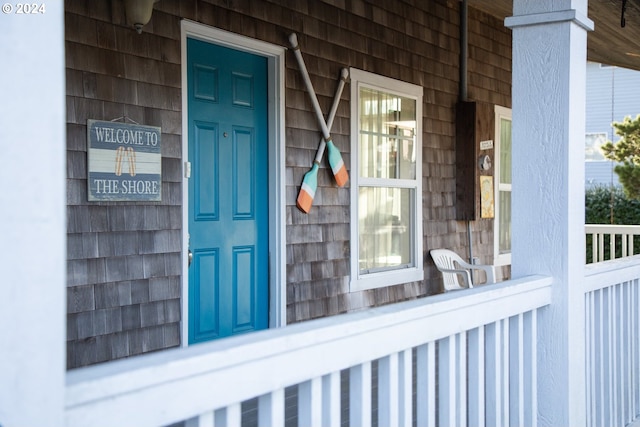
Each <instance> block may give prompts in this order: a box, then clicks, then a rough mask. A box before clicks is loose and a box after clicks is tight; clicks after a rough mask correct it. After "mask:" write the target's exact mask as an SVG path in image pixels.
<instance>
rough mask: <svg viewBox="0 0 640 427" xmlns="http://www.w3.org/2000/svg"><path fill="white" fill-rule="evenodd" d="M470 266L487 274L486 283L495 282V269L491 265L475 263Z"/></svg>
mask: <svg viewBox="0 0 640 427" xmlns="http://www.w3.org/2000/svg"><path fill="white" fill-rule="evenodd" d="M470 268H473V269H474V270H483V271H484V272H485V273H486V274H487V285H488V284H490V283H496V270H495V267H494V266H493V265H485V264H476V265H471V266H470Z"/></svg>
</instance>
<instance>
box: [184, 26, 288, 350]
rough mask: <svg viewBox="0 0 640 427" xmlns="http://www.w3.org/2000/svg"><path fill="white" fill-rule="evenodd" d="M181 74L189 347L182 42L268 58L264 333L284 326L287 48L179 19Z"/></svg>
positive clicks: (186, 134)
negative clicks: (266, 319) (266, 313)
mask: <svg viewBox="0 0 640 427" xmlns="http://www.w3.org/2000/svg"><path fill="white" fill-rule="evenodd" d="M180 33H181V34H180V44H181V62H182V65H181V73H182V77H181V78H182V177H183V179H182V278H181V281H182V293H181V295H182V301H181V303H182V316H181V323H182V324H181V343H182V346H183V347H186V346H187V345H188V342H189V340H188V339H187V337H188V336H189V335H188V328H189V321H188V319H189V274H188V268H189V267H188V259H187V252H188V251H187V249H188V229H189V189H188V185H189V182H188V179H187V178H186V173H187V166H186V165H187V159H188V158H189V129H188V125H189V120H188V93H187V38H196V39H199V40H202V41H206V42H208V43H212V44H217V45H220V46H225V47H228V48H231V49H236V50H240V51H243V52H248V53H252V54H254V55H260V56H263V57H265V58H267V86H268V95H267V96H268V100H267V114H268V118H267V120H268V126H269V130H268V144H269V147H268V152H269V158H268V162H269V172H268V173H269V272H270V274H269V328H278V327H282V326H285V325H286V320H287V316H286V295H287V293H286V289H285V288H284V283H285V280H284V278H285V271H286V264H285V262H286V235H285V231H286V230H285V226H284V224H285V221H284V218H285V217H286V216H285V215H286V211H285V209H286V207H285V203H284V202H285V201H284V195H285V194H286V191H285V153H284V151H285V150H284V147H285V132H284V129H285V124H284V111H285V105H284V76H285V63H284V61H285V52H286V48H284V47H282V46H278V45H274V44H271V43H267V42H263V41H260V40H255V39H252V38H249V37H246V36H242V35H238V34H234V33H231V32H228V31H224V30H220V29H218V28H214V27H210V26H207V25H204V24H200V23H197V22H194V21H189V20H186V19H183V20H182V21H181V25H180Z"/></svg>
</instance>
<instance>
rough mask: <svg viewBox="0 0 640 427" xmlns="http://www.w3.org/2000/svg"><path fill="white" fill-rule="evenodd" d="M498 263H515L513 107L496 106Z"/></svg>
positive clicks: (495, 262) (495, 234)
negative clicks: (512, 188) (512, 213)
mask: <svg viewBox="0 0 640 427" xmlns="http://www.w3.org/2000/svg"><path fill="white" fill-rule="evenodd" d="M495 117H496V119H495V121H496V130H495V139H496V142H495V182H496V184H495V191H496V194H495V200H496V201H497V209H496V217H495V223H494V228H493V236H494V260H493V263H494V264H495V265H508V264H511V110H510V109H509V108H505V107H500V106H496V107H495Z"/></svg>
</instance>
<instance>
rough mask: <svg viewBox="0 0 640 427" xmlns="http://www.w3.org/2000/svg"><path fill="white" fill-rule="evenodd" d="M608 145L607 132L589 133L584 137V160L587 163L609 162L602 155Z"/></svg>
mask: <svg viewBox="0 0 640 427" xmlns="http://www.w3.org/2000/svg"><path fill="white" fill-rule="evenodd" d="M606 143H607V134H606V133H605V132H597V133H587V134H585V136H584V152H585V155H584V160H585V161H587V162H601V161H604V160H607V159H606V158H605V157H604V154H602V150H601V148H602V146H603V145H604V144H606Z"/></svg>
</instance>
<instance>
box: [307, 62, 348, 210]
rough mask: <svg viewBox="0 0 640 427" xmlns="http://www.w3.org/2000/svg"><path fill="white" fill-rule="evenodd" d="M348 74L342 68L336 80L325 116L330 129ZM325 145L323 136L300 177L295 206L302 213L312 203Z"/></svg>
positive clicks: (309, 207) (309, 208)
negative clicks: (308, 169) (336, 83)
mask: <svg viewBox="0 0 640 427" xmlns="http://www.w3.org/2000/svg"><path fill="white" fill-rule="evenodd" d="M348 76H349V71H347V69H346V68H343V69H342V70H341V71H340V80H339V81H338V87H337V88H336V94H335V96H334V97H333V104H332V105H331V110H329V116H328V118H327V128H328V129H329V130H331V126H332V125H333V119H335V117H336V111H337V110H338V104H340V97H341V96H342V89H344V84H345V82H346V81H347V77H348ZM326 146H327V143H326V142H325V140H324V138H322V139H321V140H320V145H319V146H318V151H317V152H316V158H315V159H314V160H313V166H312V167H311V170H310V171H309V172H307V173H306V174H304V178H303V179H302V186H301V187H300V192H299V193H298V200H296V206H298V209H300V210H301V211H302V212H304V213H309V211H310V210H311V205H312V204H313V198H314V197H315V195H316V189H317V188H318V168H319V167H320V161H321V160H322V155H323V154H324V150H325V148H326ZM338 154H340V153H338Z"/></svg>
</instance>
